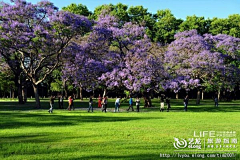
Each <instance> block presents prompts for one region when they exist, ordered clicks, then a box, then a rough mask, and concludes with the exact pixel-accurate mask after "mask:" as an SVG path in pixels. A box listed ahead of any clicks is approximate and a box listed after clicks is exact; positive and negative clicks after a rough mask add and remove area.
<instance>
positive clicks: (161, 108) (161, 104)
mask: <svg viewBox="0 0 240 160" xmlns="http://www.w3.org/2000/svg"><path fill="white" fill-rule="evenodd" d="M164 98H165V95H164V94H162V95H161V100H160V112H163V111H164Z"/></svg>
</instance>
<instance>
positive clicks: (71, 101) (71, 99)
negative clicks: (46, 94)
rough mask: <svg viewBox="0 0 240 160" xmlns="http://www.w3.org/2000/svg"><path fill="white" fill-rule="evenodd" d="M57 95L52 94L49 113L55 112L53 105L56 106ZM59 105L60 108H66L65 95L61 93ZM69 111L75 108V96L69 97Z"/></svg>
mask: <svg viewBox="0 0 240 160" xmlns="http://www.w3.org/2000/svg"><path fill="white" fill-rule="evenodd" d="M55 98H56V97H55V96H53V95H52V96H51V97H50V101H49V104H50V108H49V110H48V112H49V113H53V106H54V100H55ZM58 106H59V109H64V108H63V96H62V95H61V94H60V95H58ZM67 109H68V110H69V111H70V110H71V109H73V110H74V105H73V96H69V97H68V108H67Z"/></svg>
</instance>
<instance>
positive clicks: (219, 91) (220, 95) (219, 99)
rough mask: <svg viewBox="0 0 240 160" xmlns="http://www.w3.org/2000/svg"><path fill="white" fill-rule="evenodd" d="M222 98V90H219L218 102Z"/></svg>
mask: <svg viewBox="0 0 240 160" xmlns="http://www.w3.org/2000/svg"><path fill="white" fill-rule="evenodd" d="M220 96H221V90H220V89H219V90H218V100H220Z"/></svg>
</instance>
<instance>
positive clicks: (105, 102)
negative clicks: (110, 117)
mask: <svg viewBox="0 0 240 160" xmlns="http://www.w3.org/2000/svg"><path fill="white" fill-rule="evenodd" d="M107 103H108V98H107V96H104V98H103V109H102V112H103V111H105V113H106V112H107Z"/></svg>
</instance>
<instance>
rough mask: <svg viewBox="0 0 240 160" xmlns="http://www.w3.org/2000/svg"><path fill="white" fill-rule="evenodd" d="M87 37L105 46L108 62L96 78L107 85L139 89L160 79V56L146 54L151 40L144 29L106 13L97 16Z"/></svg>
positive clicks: (161, 70)
mask: <svg viewBox="0 0 240 160" xmlns="http://www.w3.org/2000/svg"><path fill="white" fill-rule="evenodd" d="M91 37H94V38H95V39H96V40H97V41H100V42H101V43H102V44H105V45H106V46H108V50H106V51H104V52H103V53H104V55H103V59H106V60H109V61H112V64H113V65H112V66H111V67H110V68H109V71H108V72H106V73H104V74H102V76H101V77H100V78H99V80H100V81H101V82H102V83H103V84H104V85H106V86H107V87H109V88H114V87H125V88H126V89H127V90H130V91H140V89H141V88H143V87H144V86H145V87H146V86H148V87H149V85H150V87H151V83H153V82H155V83H158V82H156V81H160V80H161V79H162V77H164V75H165V74H161V75H159V74H157V72H162V73H164V70H163V65H162V63H160V59H159V58H157V57H155V56H154V55H152V54H150V53H149V50H150V47H151V42H150V40H149V39H148V37H147V36H146V34H145V28H144V27H141V26H138V25H135V24H133V23H124V24H121V23H119V21H118V20H117V19H116V18H115V17H113V16H109V15H105V16H100V18H99V21H98V23H97V25H96V26H95V28H94V31H93V33H92V34H91Z"/></svg>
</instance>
